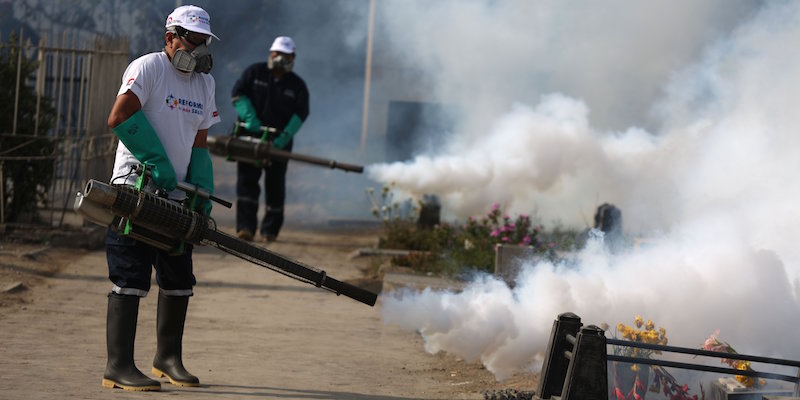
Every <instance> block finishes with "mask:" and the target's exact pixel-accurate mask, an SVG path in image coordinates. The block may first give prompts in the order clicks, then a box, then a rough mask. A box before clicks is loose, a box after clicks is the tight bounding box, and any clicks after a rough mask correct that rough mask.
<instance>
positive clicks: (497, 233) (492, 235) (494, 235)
mask: <svg viewBox="0 0 800 400" xmlns="http://www.w3.org/2000/svg"><path fill="white" fill-rule="evenodd" d="M499 235H500V231H498V230H497V229H495V230H493V231H492V233H490V234H489V236H491V237H497V236H499Z"/></svg>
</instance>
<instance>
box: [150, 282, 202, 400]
mask: <svg viewBox="0 0 800 400" xmlns="http://www.w3.org/2000/svg"><path fill="white" fill-rule="evenodd" d="M188 306H189V297H188V296H167V295H165V294H164V293H162V292H161V291H159V293H158V316H157V317H156V331H157V337H158V345H157V347H156V357H155V359H154V360H153V373H154V374H155V375H156V376H157V377H159V378H161V377H163V376H166V377H167V378H168V379H169V381H170V382H171V383H172V384H173V385H178V386H199V385H200V380H199V379H197V377H196V376H194V375H192V374H190V373H189V372H187V371H186V368H184V367H183V360H182V359H181V352H182V347H183V346H182V342H183V324H184V321H186V308H187V307H188Z"/></svg>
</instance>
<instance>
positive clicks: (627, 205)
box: [369, 1, 800, 387]
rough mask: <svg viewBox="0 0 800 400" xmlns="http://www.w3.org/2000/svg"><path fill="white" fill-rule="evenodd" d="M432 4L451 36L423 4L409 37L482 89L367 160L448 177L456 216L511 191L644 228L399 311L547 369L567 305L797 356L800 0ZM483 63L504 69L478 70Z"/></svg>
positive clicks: (400, 301)
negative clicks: (428, 143)
mask: <svg viewBox="0 0 800 400" xmlns="http://www.w3.org/2000/svg"><path fill="white" fill-rule="evenodd" d="M451 5H452V4H451ZM517 6H520V4H517ZM578 10H579V11H578ZM431 14H432V16H431V17H432V18H433V19H434V20H437V19H438V21H447V22H446V23H444V25H445V26H446V27H445V28H442V27H441V26H438V27H437V29H439V34H437V35H430V32H431V29H432V26H434V25H435V24H436V22H434V21H428V20H427V19H423V20H422V21H418V23H417V24H416V25H413V26H411V27H408V29H407V30H409V31H411V32H410V33H408V32H407V33H406V34H407V35H408V36H409V37H414V36H415V35H416V36H417V37H420V38H425V40H422V41H420V42H412V43H415V44H416V46H414V45H411V46H410V47H412V50H411V51H412V52H413V51H417V52H427V53H425V54H423V56H422V57H418V58H417V59H418V60H426V61H429V62H430V64H431V65H434V66H435V69H436V70H437V71H439V72H440V75H437V78H438V79H434V80H433V81H435V82H437V84H436V85H435V87H434V89H435V90H437V91H441V93H443V94H442V96H445V97H448V96H452V98H464V97H469V100H470V101H469V103H468V105H467V106H465V112H464V114H463V118H462V121H463V124H460V125H459V126H458V127H457V128H456V129H454V132H452V134H451V135H450V136H449V141H448V142H447V143H446V145H445V146H443V147H440V148H437V149H431V150H429V151H423V152H420V153H419V154H418V155H416V156H415V157H414V158H413V159H410V160H407V161H405V162H392V163H382V164H373V165H370V166H369V174H370V176H372V177H373V179H377V180H380V181H383V182H394V183H395V184H396V186H397V187H398V188H399V189H401V190H403V191H405V192H407V193H409V194H411V195H414V196H419V195H420V194H422V193H437V194H439V195H440V196H441V198H442V209H443V210H448V212H449V214H450V215H452V216H454V217H455V218H464V217H465V216H469V215H479V214H483V212H484V211H483V210H488V209H489V207H490V205H491V203H493V202H499V203H500V204H501V205H502V206H503V207H504V209H505V210H506V211H507V212H509V213H511V214H515V213H523V212H525V213H530V212H531V211H535V212H537V214H538V216H539V217H540V218H542V219H543V220H544V222H545V225H547V222H548V221H554V220H558V221H561V223H563V224H565V225H566V226H571V227H575V228H578V229H582V228H587V227H588V226H589V225H590V223H589V222H587V221H589V220H591V216H592V215H593V213H594V210H595V208H596V207H597V206H598V205H600V204H601V203H604V202H609V203H613V204H615V205H616V206H617V207H619V208H620V209H621V211H622V218H623V228H624V231H625V233H626V235H628V236H629V237H631V238H636V239H638V240H639V242H640V243H641V244H640V245H639V246H637V247H635V248H631V249H628V250H627V251H622V252H619V253H614V254H610V253H608V252H607V251H606V250H605V248H604V246H603V245H602V243H600V242H598V241H591V242H590V243H589V244H588V245H587V247H586V248H585V249H583V250H581V251H580V252H577V253H576V254H574V255H572V256H571V257H570V260H569V261H570V262H565V263H556V264H553V263H550V262H548V261H544V260H539V261H537V260H536V259H531V260H524V268H523V272H522V273H521V275H520V276H519V277H517V281H516V282H517V285H516V286H515V288H514V289H513V290H511V289H509V288H508V286H506V285H505V284H504V283H502V282H499V281H496V280H494V279H492V278H490V277H484V278H479V279H476V280H475V281H474V282H473V283H472V284H471V285H470V286H469V287H467V288H466V289H464V290H463V291H461V292H436V291H430V290H426V291H425V292H421V293H415V292H398V293H395V294H394V295H391V296H387V297H385V298H384V299H383V307H384V308H383V310H384V318H385V320H386V321H387V323H390V324H396V325H399V326H402V327H405V328H407V329H409V330H413V331H417V332H420V334H421V335H422V336H423V338H424V339H425V344H426V349H427V350H429V351H430V352H432V353H434V352H437V351H445V352H447V353H450V354H454V355H456V356H459V357H463V358H464V359H466V360H475V361H480V362H482V363H483V364H484V365H486V367H487V368H488V369H489V370H490V371H492V372H493V373H495V376H496V377H498V379H502V378H504V377H508V376H510V375H511V374H513V373H514V372H515V371H521V370H527V369H535V368H537V367H538V366H539V364H540V363H541V357H542V354H543V352H544V350H545V348H546V346H547V340H548V337H549V333H550V328H551V326H552V321H553V320H554V319H555V318H556V316H557V315H558V314H560V313H563V312H568V311H569V312H574V313H576V314H577V315H579V316H580V317H581V318H582V320H583V321H584V323H585V324H595V325H600V324H601V323H604V322H605V323H608V324H609V325H610V326H611V327H612V330H611V331H610V332H609V336H611V335H613V334H614V330H613V327H614V326H616V325H617V323H626V324H629V325H630V324H631V323H632V322H633V318H634V316H635V315H641V316H643V317H644V318H645V320H648V319H650V320H653V321H654V323H655V324H656V326H658V327H664V328H665V329H666V331H667V336H668V337H669V339H670V344H672V345H676V346H683V347H699V346H700V345H701V344H702V343H703V341H704V340H705V339H706V338H707V337H708V336H709V335H710V334H711V333H713V332H714V331H715V330H717V329H719V330H720V336H719V337H720V338H721V339H722V340H725V341H728V342H729V343H731V345H733V347H735V348H736V349H737V350H738V351H740V352H743V353H751V354H757V355H764V356H778V357H785V358H794V359H797V358H798V357H799V356H800V347H798V346H797V345H796V341H795V339H794V337H793V335H792V334H791V333H790V332H793V331H794V330H796V329H797V328H798V327H800V303H798V298H800V253H798V250H797V246H796V244H795V243H794V242H795V238H796V237H797V236H798V234H800V225H798V223H797V222H798V217H799V216H800V215H799V214H800V213H799V212H798V211H797V208H796V207H795V203H796V199H797V198H798V196H800V185H798V183H797V182H798V180H797V179H796V177H795V174H796V171H797V170H798V168H797V167H798V163H800V157H798V156H800V154H798V151H800V143H798V141H799V140H800V136H798V135H797V133H796V132H797V128H798V126H800V116H798V113H796V112H795V111H794V108H795V107H796V104H798V103H800V98H799V97H800V90H798V89H800V75H799V74H798V73H797V71H798V70H800V51H799V50H798V48H797V46H796V43H798V40H800V4H798V3H796V2H788V1H775V2H764V3H760V2H733V3H731V2H723V1H701V2H659V1H656V2H640V3H636V4H633V5H632V4H630V3H629V2H613V1H611V2H602V3H599V2H577V4H576V3H575V2H570V3H568V4H566V3H564V2H547V1H544V2H526V3H525V5H524V6H521V8H514V7H512V6H511V4H507V3H504V2H468V5H467V6H464V7H461V6H458V7H456V6H455V5H452V7H447V6H443V7H441V8H437V7H433V11H432V12H431ZM445 16H447V18H445ZM415 27H416V28H417V29H415ZM454 38H462V39H463V38H466V40H463V41H461V40H456V39H454ZM463 46H468V47H471V48H474V47H480V48H483V49H485V50H484V51H478V52H476V51H468V49H467V48H466V47H463ZM465 53H466V54H467V55H464V54H465ZM487 64H489V65H492V67H493V68H494V69H495V70H496V71H497V73H496V74H486V73H478V74H476V71H477V70H480V68H479V66H480V67H484V66H486V65H487ZM432 68H434V67H432ZM476 75H478V78H473V79H466V77H475V76H476ZM464 82H467V83H464ZM536 82H543V84H542V85H536V84H535V83H536ZM794 373H795V372H790V373H789V374H790V375H793V374H794ZM706 387H708V386H706Z"/></svg>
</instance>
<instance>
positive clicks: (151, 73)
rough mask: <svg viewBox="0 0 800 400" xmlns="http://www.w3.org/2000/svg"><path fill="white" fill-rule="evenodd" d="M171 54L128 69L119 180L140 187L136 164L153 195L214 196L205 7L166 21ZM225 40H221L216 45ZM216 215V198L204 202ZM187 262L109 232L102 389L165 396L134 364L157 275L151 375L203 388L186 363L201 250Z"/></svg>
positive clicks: (114, 119) (116, 110)
mask: <svg viewBox="0 0 800 400" xmlns="http://www.w3.org/2000/svg"><path fill="white" fill-rule="evenodd" d="M165 27H166V33H165V35H164V39H165V46H164V49H163V51H160V52H155V53H150V54H146V55H144V56H142V57H140V58H138V59H136V60H134V61H133V62H131V63H130V64H129V65H128V68H127V69H126V70H125V73H124V75H123V77H122V85H121V87H120V89H119V92H118V93H117V99H116V102H115V103H114V106H113V108H112V110H111V114H110V115H109V116H108V125H109V127H111V128H112V130H113V132H114V134H115V135H116V136H117V137H118V138H119V140H120V143H119V146H118V147H117V153H116V159H115V162H114V171H113V174H112V177H111V183H112V184H115V185H133V184H135V183H136V178H137V176H136V175H135V174H133V173H132V172H131V171H132V167H134V166H136V165H139V164H145V165H147V166H148V168H149V169H150V171H151V172H152V174H151V175H152V180H151V181H150V184H149V185H148V186H146V187H145V189H144V190H148V191H161V192H162V193H168V195H169V198H170V199H174V200H182V199H183V198H184V197H185V194H184V193H182V192H181V191H180V190H176V186H177V183H178V182H179V181H185V182H189V183H191V184H196V185H198V186H200V187H201V188H203V189H205V190H207V191H208V192H209V193H211V192H213V189H214V175H213V170H212V165H211V158H210V156H209V153H208V147H207V145H206V138H207V136H208V128H209V127H210V126H211V125H214V124H216V123H217V122H219V121H220V118H219V113H218V112H217V105H216V102H215V101H214V92H215V83H214V78H213V77H212V76H211V75H209V74H208V73H209V72H210V70H211V66H212V61H211V54H210V53H209V52H208V45H210V44H211V38H212V37H214V38H217V37H216V36H215V35H214V34H213V33H211V24H210V18H209V16H208V13H207V12H206V11H205V10H203V9H202V8H200V7H196V6H181V7H178V8H176V9H175V10H174V11H173V12H172V13H171V14H170V15H169V16H168V17H167V21H166V25H165ZM217 39H219V38H217ZM197 211H198V212H202V213H205V214H206V215H208V214H209V213H210V212H211V203H210V202H209V201H208V200H205V201H202V202H200V203H199V205H198V209H197ZM184 246H185V247H184V251H183V253H182V254H180V255H172V254H170V253H169V252H166V251H163V250H159V249H157V248H155V247H153V246H150V245H148V244H146V243H143V242H140V241H137V240H134V239H131V238H130V237H129V236H126V235H123V234H118V233H116V232H115V231H114V230H112V229H110V228H109V230H108V232H107V236H106V255H107V259H108V274H109V279H110V280H111V282H113V283H114V286H113V288H112V291H111V293H109V295H108V314H107V318H106V342H107V350H108V362H107V364H106V370H105V373H104V374H103V382H102V383H103V386H104V387H108V388H114V387H119V388H122V389H125V390H137V391H143V390H160V389H161V383H160V382H159V381H156V380H153V379H151V378H149V377H147V376H145V375H144V374H143V373H142V372H141V371H139V369H138V368H136V365H135V364H134V361H133V349H134V341H135V336H136V323H137V318H138V310H139V298H140V297H144V296H146V295H147V293H148V291H149V290H150V275H151V272H152V269H153V268H155V270H156V282H157V283H158V286H159V293H158V313H157V338H158V344H157V349H156V355H155V358H154V360H153V368H152V372H153V374H155V375H156V376H157V377H158V378H161V377H166V378H167V379H169V381H170V382H171V383H173V384H175V385H180V386H197V385H199V383H200V381H199V379H198V378H197V377H196V376H194V375H192V374H190V373H189V372H187V371H186V369H185V368H184V366H183V361H182V355H181V353H182V339H183V327H184V322H185V320H186V310H187V307H188V304H189V296H191V295H192V293H193V290H192V288H193V286H194V285H195V283H196V282H195V277H194V274H193V272H192V246H191V245H190V244H188V243H187V244H185V245H184Z"/></svg>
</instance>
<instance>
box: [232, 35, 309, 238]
mask: <svg viewBox="0 0 800 400" xmlns="http://www.w3.org/2000/svg"><path fill="white" fill-rule="evenodd" d="M295 56H296V52H295V45H294V41H293V40H292V38H290V37H288V36H279V37H277V38H275V41H274V42H273V43H272V46H271V47H270V48H269V58H268V59H267V61H266V62H260V63H255V64H253V65H251V66H249V67H248V68H247V69H246V70H245V71H244V72H243V73H242V76H241V77H240V78H239V80H238V81H236V83H235V84H234V85H233V93H232V96H233V105H234V107H235V108H236V112H237V114H238V116H239V121H240V122H243V123H244V129H238V134H240V135H242V134H243V135H247V136H255V137H261V140H262V141H267V142H271V143H272V145H273V146H275V147H276V148H278V149H282V150H285V151H291V150H292V143H293V141H292V138H293V137H294V135H295V134H297V131H298V130H300V127H301V126H302V125H303V122H304V121H305V120H306V118H307V117H308V97H309V96H308V89H307V88H306V84H305V82H304V81H303V79H302V78H300V77H299V76H298V75H297V74H295V73H294V72H292V67H293V66H294V60H295ZM262 125H263V126H266V127H270V128H275V132H271V133H266V134H262V132H261V129H260V128H261V126H262ZM287 164H288V160H270V161H269V162H268V163H267V164H266V165H256V166H254V165H252V164H249V163H245V162H239V163H237V179H236V235H237V236H238V237H239V238H240V239H243V240H253V236H254V234H255V232H256V228H257V224H258V198H259V196H260V194H261V193H260V186H259V179H261V172H262V169H263V171H264V192H265V194H266V196H265V197H266V203H267V211H266V214H265V215H264V219H263V220H262V221H261V229H260V232H261V236H262V238H263V240H264V241H266V242H271V241H274V240H275V239H277V237H278V232H279V231H280V229H281V226H282V225H283V203H284V201H285V199H286V167H287Z"/></svg>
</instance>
